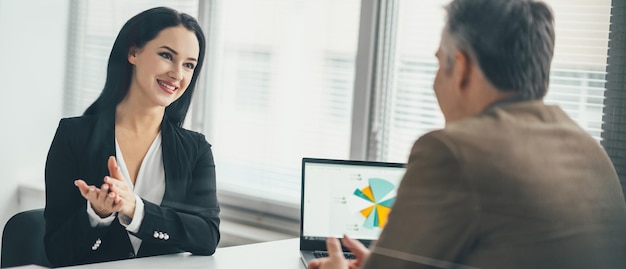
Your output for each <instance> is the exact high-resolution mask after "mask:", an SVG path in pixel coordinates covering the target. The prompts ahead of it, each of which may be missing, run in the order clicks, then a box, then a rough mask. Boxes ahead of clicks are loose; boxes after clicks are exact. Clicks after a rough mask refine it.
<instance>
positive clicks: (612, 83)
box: [602, 0, 626, 196]
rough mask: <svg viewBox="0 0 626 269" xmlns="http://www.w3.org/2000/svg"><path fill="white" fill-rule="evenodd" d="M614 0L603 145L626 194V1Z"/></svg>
mask: <svg viewBox="0 0 626 269" xmlns="http://www.w3.org/2000/svg"><path fill="white" fill-rule="evenodd" d="M612 2H613V9H612V10H611V28H610V30H611V33H610V34H609V37H610V41H609V59H608V61H607V63H608V66H607V83H606V92H605V100H604V105H605V107H604V124H603V128H602V129H603V130H602V138H603V140H602V145H603V146H604V148H605V149H606V151H607V153H608V154H609V156H610V157H611V160H612V161H613V164H614V165H615V169H616V170H617V174H618V175H619V177H620V181H621V183H622V191H624V194H625V195H624V196H626V188H625V187H626V53H624V52H625V51H626V1H624V0H613V1H612Z"/></svg>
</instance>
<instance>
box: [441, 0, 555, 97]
mask: <svg viewBox="0 0 626 269" xmlns="http://www.w3.org/2000/svg"><path fill="white" fill-rule="evenodd" d="M445 9H446V11H447V14H448V20H447V23H446V27H445V29H444V33H443V35H444V36H445V35H448V38H447V41H449V42H452V43H453V44H452V45H453V46H455V48H456V49H457V50H460V51H461V52H463V53H465V54H466V55H467V56H468V57H469V58H470V59H471V60H473V61H476V64H477V65H478V66H479V67H480V69H481V70H482V71H483V73H484V74H485V77H486V78H487V79H488V80H489V82H491V84H492V85H493V86H494V87H496V88H497V89H499V90H500V91H508V92H517V93H518V94H519V95H520V96H522V97H523V98H524V99H525V100H532V99H541V98H543V97H544V96H545V94H546V91H547V90H548V85H549V81H550V64H551V62H552V55H553V54H554V38H555V37H554V17H553V15H552V10H551V9H550V7H548V6H547V5H546V4H545V3H543V2H539V1H535V0H454V1H452V2H451V3H450V4H448V5H447V6H446V8H445ZM442 43H443V42H442ZM448 45H450V44H448ZM447 53H448V55H446V57H448V58H449V57H453V56H452V55H451V54H452V53H453V51H449V50H448V52H447Z"/></svg>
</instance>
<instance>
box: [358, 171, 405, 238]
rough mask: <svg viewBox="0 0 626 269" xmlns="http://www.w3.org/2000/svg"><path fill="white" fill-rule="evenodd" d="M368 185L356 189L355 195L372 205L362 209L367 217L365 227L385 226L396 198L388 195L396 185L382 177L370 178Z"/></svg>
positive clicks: (362, 212)
mask: <svg viewBox="0 0 626 269" xmlns="http://www.w3.org/2000/svg"><path fill="white" fill-rule="evenodd" d="M368 183H369V184H368V186H367V187H364V188H362V189H358V188H357V189H356V190H354V195H356V196H357V197H360V198H362V199H365V200H366V201H368V202H370V203H371V205H370V206H368V207H366V208H364V209H362V210H361V211H360V213H361V215H363V217H365V223H364V224H363V227H365V228H368V229H374V228H383V227H385V224H387V216H388V215H389V211H391V206H393V202H394V201H395V200H396V198H395V196H394V197H387V196H388V194H389V193H390V192H391V191H392V190H393V189H394V188H395V187H396V186H395V185H393V184H392V183H391V182H389V181H387V180H385V179H382V178H369V179H368Z"/></svg>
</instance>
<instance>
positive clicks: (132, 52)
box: [128, 46, 138, 64]
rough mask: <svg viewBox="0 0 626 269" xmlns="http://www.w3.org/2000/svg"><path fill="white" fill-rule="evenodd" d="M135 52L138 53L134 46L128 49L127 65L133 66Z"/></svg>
mask: <svg viewBox="0 0 626 269" xmlns="http://www.w3.org/2000/svg"><path fill="white" fill-rule="evenodd" d="M137 52H138V50H137V47H135V46H131V47H130V48H129V49H128V62H129V63H131V64H135V62H136V60H137V56H136V55H137Z"/></svg>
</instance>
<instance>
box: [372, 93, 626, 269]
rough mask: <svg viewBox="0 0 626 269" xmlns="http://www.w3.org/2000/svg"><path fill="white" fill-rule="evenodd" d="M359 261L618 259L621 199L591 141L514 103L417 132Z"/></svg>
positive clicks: (558, 117)
mask: <svg viewBox="0 0 626 269" xmlns="http://www.w3.org/2000/svg"><path fill="white" fill-rule="evenodd" d="M396 199H397V200H396V203H395V205H394V207H393V208H392V211H391V213H390V215H389V222H388V224H387V226H386V227H385V229H384V231H383V232H382V234H381V236H380V239H379V241H378V242H377V243H376V244H375V245H374V246H373V247H372V251H373V252H372V255H371V256H370V258H369V260H368V261H366V263H365V264H364V268H367V269H371V268H626V261H625V260H626V204H625V202H624V197H623V194H622V191H621V186H620V184H619V180H618V177H617V174H616V172H615V169H614V168H613V166H612V164H611V161H610V159H609V158H608V156H607V154H606V153H605V151H604V150H603V148H602V147H601V146H600V144H599V143H598V142H597V141H595V140H594V139H593V138H592V137H590V136H589V135H588V134H587V133H586V132H585V131H584V130H582V129H581V128H580V127H579V126H578V125H577V124H576V123H574V122H573V121H572V120H571V119H570V118H569V117H568V116H567V115H566V114H565V113H564V112H563V111H562V110H561V109H560V108H559V107H556V106H547V105H544V104H543V102H541V101H530V102H518V103H513V104H508V105H504V106H501V107H497V108H494V109H491V110H489V111H486V112H484V113H482V114H480V115H477V116H475V117H472V118H469V119H466V120H462V121H459V122H455V123H452V124H449V125H448V126H447V127H446V128H445V129H443V130H439V131H434V132H431V133H428V134H426V135H424V136H422V137H421V138H420V139H419V140H418V141H417V142H416V143H415V145H414V147H413V149H412V150H411V155H410V157H409V162H408V164H407V172H406V175H405V176H404V179H403V180H402V183H401V184H400V186H399V189H398V195H397V198H396Z"/></svg>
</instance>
